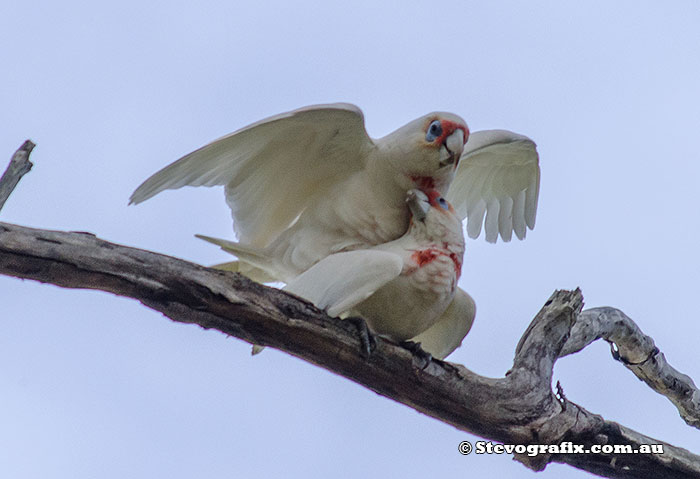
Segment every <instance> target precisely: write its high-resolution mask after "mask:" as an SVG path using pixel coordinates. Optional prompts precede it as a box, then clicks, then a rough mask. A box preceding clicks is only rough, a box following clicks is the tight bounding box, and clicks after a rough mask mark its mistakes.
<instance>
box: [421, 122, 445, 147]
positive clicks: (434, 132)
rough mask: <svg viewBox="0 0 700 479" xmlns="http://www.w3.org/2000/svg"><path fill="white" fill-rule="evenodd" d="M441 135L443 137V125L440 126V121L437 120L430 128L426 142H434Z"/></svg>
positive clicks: (426, 135)
mask: <svg viewBox="0 0 700 479" xmlns="http://www.w3.org/2000/svg"><path fill="white" fill-rule="evenodd" d="M440 135H442V125H441V124H440V120H435V121H434V122H432V123H431V124H430V126H428V131H427V133H426V134H425V141H427V142H433V141H435V140H436V139H437V138H438V137H440Z"/></svg>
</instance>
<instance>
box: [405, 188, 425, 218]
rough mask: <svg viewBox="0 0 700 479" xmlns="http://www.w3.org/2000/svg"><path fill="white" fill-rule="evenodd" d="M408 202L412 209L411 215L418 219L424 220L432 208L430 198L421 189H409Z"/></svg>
mask: <svg viewBox="0 0 700 479" xmlns="http://www.w3.org/2000/svg"><path fill="white" fill-rule="evenodd" d="M406 204H407V205H408V208H409V209H410V210H411V215H412V216H413V219H414V220H416V221H423V220H424V219H425V216H426V215H427V214H428V211H429V210H430V200H428V196H427V195H426V194H425V193H423V192H422V191H421V190H408V193H406Z"/></svg>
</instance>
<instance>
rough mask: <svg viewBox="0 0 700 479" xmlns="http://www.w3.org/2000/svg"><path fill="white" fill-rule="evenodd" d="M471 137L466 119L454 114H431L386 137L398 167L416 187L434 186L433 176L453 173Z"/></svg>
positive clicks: (393, 162)
mask: <svg viewBox="0 0 700 479" xmlns="http://www.w3.org/2000/svg"><path fill="white" fill-rule="evenodd" d="M468 139H469V128H468V127H467V124H466V123H465V121H464V120H463V119H462V118H460V117H459V116H457V115H455V114H452V113H445V112H434V113H429V114H428V115H425V116H423V117H421V118H418V119H417V120H413V121H412V122H410V123H408V124H407V125H404V126H402V127H401V128H399V129H398V130H396V131H394V132H393V133H391V134H389V135H388V136H386V137H384V138H382V140H381V142H382V143H384V145H385V147H386V151H387V154H388V161H390V162H391V163H392V164H393V166H394V168H396V169H397V170H398V171H400V172H401V173H403V174H404V175H406V177H407V178H410V179H411V180H412V181H413V182H414V183H415V184H416V186H418V187H420V188H422V189H427V188H433V187H434V184H431V181H430V179H431V178H435V177H437V176H440V175H441V174H443V175H444V174H449V175H451V174H452V173H453V172H454V170H455V168H456V167H457V164H458V163H459V158H460V156H461V155H462V151H463V150H464V144H465V143H466V142H467V140H468Z"/></svg>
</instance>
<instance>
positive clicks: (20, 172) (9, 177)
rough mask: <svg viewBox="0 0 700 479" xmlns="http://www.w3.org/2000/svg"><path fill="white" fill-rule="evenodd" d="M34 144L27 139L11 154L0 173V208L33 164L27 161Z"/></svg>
mask: <svg viewBox="0 0 700 479" xmlns="http://www.w3.org/2000/svg"><path fill="white" fill-rule="evenodd" d="M35 146H36V145H35V144H34V143H32V141H31V140H27V141H25V142H24V143H23V144H22V146H20V147H19V149H18V150H17V151H15V154H14V155H12V159H11V160H10V164H9V165H8V166H7V169H6V170H5V173H3V174H2V177H0V210H1V209H2V207H3V206H5V201H7V198H9V197H10V194H12V192H13V191H14V189H15V187H16V186H17V183H19V180H21V179H22V177H23V176H24V175H26V174H27V173H29V170H31V169H32V166H34V165H33V164H32V162H31V161H29V155H30V154H31V152H32V150H33V149H34V147H35Z"/></svg>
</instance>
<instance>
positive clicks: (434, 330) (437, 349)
mask: <svg viewBox="0 0 700 479" xmlns="http://www.w3.org/2000/svg"><path fill="white" fill-rule="evenodd" d="M475 315H476V305H475V304H474V300H473V299H472V298H471V296H469V295H468V294H467V293H466V292H465V291H464V290H462V289H461V288H457V292H456V293H455V297H454V299H453V300H452V302H451V303H450V305H449V306H448V307H447V309H446V310H445V312H444V313H442V316H441V317H440V319H439V320H438V321H437V323H435V324H434V325H432V326H431V327H430V328H428V329H427V330H425V331H423V332H422V333H420V334H419V335H418V336H416V337H415V338H413V339H412V341H415V342H417V343H421V347H422V348H423V350H424V351H427V352H429V353H430V354H432V355H433V357H435V358H437V359H444V358H446V357H447V356H448V355H449V354H450V353H452V351H454V350H455V349H457V348H458V347H460V346H461V345H462V340H463V339H464V337H465V336H466V335H467V333H468V332H469V330H470V329H471V327H472V323H473V322H474V316H475Z"/></svg>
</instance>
